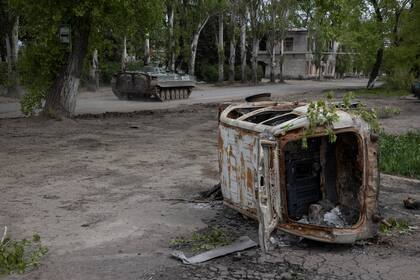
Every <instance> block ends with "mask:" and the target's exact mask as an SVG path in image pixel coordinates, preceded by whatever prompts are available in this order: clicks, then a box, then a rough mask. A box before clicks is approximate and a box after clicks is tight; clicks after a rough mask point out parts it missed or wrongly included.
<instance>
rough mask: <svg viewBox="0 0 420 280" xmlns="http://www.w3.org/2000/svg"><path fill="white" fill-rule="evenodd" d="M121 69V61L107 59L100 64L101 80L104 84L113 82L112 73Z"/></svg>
mask: <svg viewBox="0 0 420 280" xmlns="http://www.w3.org/2000/svg"><path fill="white" fill-rule="evenodd" d="M120 69H121V63H120V62H113V61H107V62H103V63H102V64H101V65H100V66H99V71H100V74H99V77H100V79H101V82H102V83H104V84H109V83H111V79H112V75H114V74H115V73H117V72H118V71H120Z"/></svg>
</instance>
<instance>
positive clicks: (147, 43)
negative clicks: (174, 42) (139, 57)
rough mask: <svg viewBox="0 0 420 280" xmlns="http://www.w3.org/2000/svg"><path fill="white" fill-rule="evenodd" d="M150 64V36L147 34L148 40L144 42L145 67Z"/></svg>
mask: <svg viewBox="0 0 420 280" xmlns="http://www.w3.org/2000/svg"><path fill="white" fill-rule="evenodd" d="M149 64H150V39H149V34H146V39H145V40H144V65H149Z"/></svg>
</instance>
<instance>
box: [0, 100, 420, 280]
mask: <svg viewBox="0 0 420 280" xmlns="http://www.w3.org/2000/svg"><path fill="white" fill-rule="evenodd" d="M301 97H308V95H302V96H301ZM370 102H372V104H381V103H380V102H382V103H384V104H385V103H387V104H388V103H389V102H393V104H398V106H400V107H401V108H402V111H401V114H400V116H397V117H395V118H400V117H401V118H406V119H410V118H412V117H413V116H415V115H416V114H417V113H416V111H415V108H417V107H415V106H419V104H418V103H415V102H414V101H411V100H403V99H388V100H376V101H370ZM216 117H217V106H216V105H215V104H208V105H203V104H201V105H190V106H185V105H181V106H179V107H178V108H176V109H164V110H154V111H145V112H140V113H135V114H107V115H104V116H102V117H101V116H96V117H89V118H86V117H85V118H83V117H82V118H78V119H75V120H65V121H53V120H48V121H45V120H38V119H14V120H10V119H9V120H6V119H3V120H0V135H2V137H1V138H0V147H1V148H0V166H1V169H0V194H1V195H0V206H1V207H0V226H3V225H8V226H9V230H10V231H9V232H10V233H11V234H12V235H13V236H14V237H16V238H24V237H30V236H32V234H33V233H35V232H36V233H39V234H40V235H41V237H42V239H43V241H44V242H45V244H46V245H47V246H48V248H49V250H50V252H49V254H48V255H47V256H46V257H45V259H44V261H43V263H44V264H43V265H42V266H41V267H40V268H39V269H37V270H35V271H32V272H29V273H27V274H24V275H16V276H10V277H6V279H40V280H41V279H42V280H44V279H55V280H61V279H63V280H64V279H65V280H69V279H89V280H90V279H149V280H150V279H160V280H165V279H244V278H248V279H281V277H283V276H284V277H286V278H284V279H405V280H411V279H418V272H419V269H418V264H419V262H420V242H419V240H420V231H419V230H418V229H416V230H413V231H412V232H410V233H403V234H399V233H395V234H394V235H392V236H382V237H381V238H380V239H379V240H377V241H374V242H367V243H359V244H357V245H354V246H338V245H326V244H322V243H316V242H309V241H300V240H299V239H296V238H293V237H291V236H289V235H279V236H278V237H279V239H280V240H283V242H284V243H285V244H286V245H287V247H282V248H279V249H276V250H275V251H273V252H272V253H271V255H270V256H268V257H267V259H266V260H265V261H264V262H263V261H262V259H261V256H260V251H259V250H257V249H253V250H249V251H248V252H247V253H244V254H242V255H241V256H240V257H238V256H228V257H224V258H222V259H219V260H215V261H211V262H209V263H206V264H204V265H200V266H194V267H188V266H183V265H181V264H180V263H179V262H178V261H176V260H174V259H171V258H170V257H169V254H170V248H169V246H168V243H169V241H170V240H171V239H172V238H175V237H178V236H188V235H190V234H191V233H192V232H194V231H196V230H198V229H203V228H205V227H207V226H209V225H212V226H218V227H221V228H223V229H224V230H225V231H226V232H228V233H230V234H232V235H233V236H238V235H241V234H246V235H248V236H250V237H251V238H254V239H256V234H257V227H258V226H257V224H256V223H255V222H253V221H250V220H245V219H244V218H243V217H241V216H240V215H239V214H237V213H236V212H234V211H231V210H229V209H226V208H224V207H223V206H222V205H220V204H212V203H196V202H191V201H193V200H194V198H195V197H196V196H197V194H198V192H200V191H203V190H206V189H208V188H210V187H212V186H213V185H214V184H216V183H217V182H218V167H217V149H216V127H217V120H216ZM393 119H394V118H390V119H386V120H384V121H385V122H384V123H383V124H384V126H385V128H386V129H387V130H390V131H392V130H396V131H402V130H403V129H411V128H412V127H414V128H417V129H419V128H420V122H417V123H414V124H413V123H411V124H410V127H405V128H403V129H401V128H399V127H397V126H398V122H394V121H392V120H393ZM407 195H411V196H413V197H414V198H417V199H420V184H419V183H418V182H409V181H405V180H399V179H393V178H390V177H386V176H383V178H382V192H381V195H380V204H381V209H382V213H383V214H384V215H385V217H404V218H405V219H408V220H409V221H410V224H411V225H412V226H420V211H418V210H411V211H410V210H406V209H404V208H403V207H402V199H403V198H405V197H406V196H407ZM282 273H286V274H285V275H283V276H280V275H281V274H282ZM287 273H289V274H288V275H289V276H290V277H291V278H287V277H288V275H287ZM223 277H225V278H223Z"/></svg>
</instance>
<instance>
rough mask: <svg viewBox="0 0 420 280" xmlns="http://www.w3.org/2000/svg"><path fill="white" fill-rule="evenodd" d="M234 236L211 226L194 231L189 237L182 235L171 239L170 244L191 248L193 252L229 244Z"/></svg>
mask: <svg viewBox="0 0 420 280" xmlns="http://www.w3.org/2000/svg"><path fill="white" fill-rule="evenodd" d="M231 242H232V237H231V236H230V235H228V234H227V233H225V232H224V231H223V230H222V229H220V228H217V227H209V228H208V229H206V230H205V231H203V232H194V233H193V234H192V236H191V237H190V238H188V239H186V238H184V237H181V238H175V239H172V240H170V241H169V246H171V247H175V248H181V247H185V248H190V249H191V250H192V251H193V252H199V251H207V250H211V249H214V248H216V247H220V246H224V245H228V244H230V243H231Z"/></svg>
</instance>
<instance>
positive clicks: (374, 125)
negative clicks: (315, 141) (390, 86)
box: [302, 92, 381, 149]
mask: <svg viewBox="0 0 420 280" xmlns="http://www.w3.org/2000/svg"><path fill="white" fill-rule="evenodd" d="M353 98H354V94H353V93H352V92H349V93H348V94H346V95H345V96H344V97H343V101H342V103H341V104H338V105H337V103H334V102H332V99H333V93H332V92H329V93H328V94H327V101H325V100H324V99H319V100H317V101H312V102H311V103H309V105H308V110H307V118H308V121H309V125H308V127H306V128H305V129H304V130H303V137H302V147H303V148H304V149H306V148H307V147H308V138H309V137H311V136H312V135H314V133H315V131H316V128H318V127H324V128H325V132H326V134H327V136H328V141H329V142H330V143H334V142H335V141H336V139H337V137H336V135H335V133H334V130H333V123H334V122H336V121H338V119H339V116H338V114H337V107H339V108H340V110H343V111H346V112H347V113H349V114H352V115H355V116H359V117H360V118H361V119H362V120H364V121H365V122H367V123H368V124H369V127H370V129H371V131H372V132H375V133H379V132H380V131H381V128H380V125H379V121H378V117H377V114H376V111H375V110H374V109H370V108H368V107H367V106H366V105H365V104H363V103H360V102H358V103H356V104H353V102H352V100H353Z"/></svg>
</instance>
